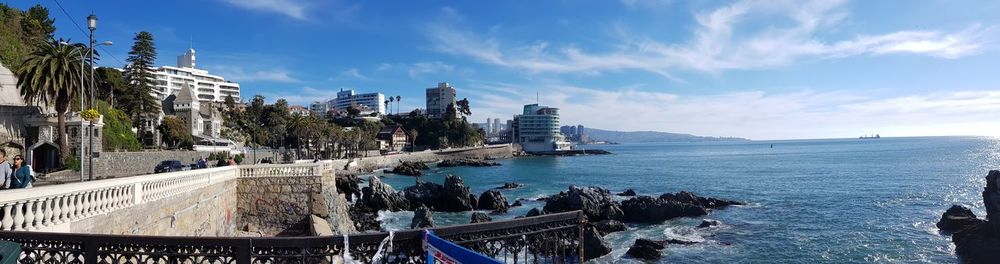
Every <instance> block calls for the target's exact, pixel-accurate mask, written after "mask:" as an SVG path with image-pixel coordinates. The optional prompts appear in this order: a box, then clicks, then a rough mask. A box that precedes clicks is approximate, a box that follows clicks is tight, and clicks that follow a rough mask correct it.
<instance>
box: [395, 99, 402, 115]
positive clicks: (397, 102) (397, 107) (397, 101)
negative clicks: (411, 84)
mask: <svg viewBox="0 0 1000 264" xmlns="http://www.w3.org/2000/svg"><path fill="white" fill-rule="evenodd" d="M402 100H403V98H402V97H399V96H398V95H397V96H396V114H397V115H398V114H399V101H402Z"/></svg>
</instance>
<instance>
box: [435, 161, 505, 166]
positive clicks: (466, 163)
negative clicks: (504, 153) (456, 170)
mask: <svg viewBox="0 0 1000 264" xmlns="http://www.w3.org/2000/svg"><path fill="white" fill-rule="evenodd" d="M437 166H438V168H447V167H459V166H470V167H492V166H500V163H497V162H492V161H485V160H477V159H450V160H443V161H441V162H440V163H438V164H437Z"/></svg>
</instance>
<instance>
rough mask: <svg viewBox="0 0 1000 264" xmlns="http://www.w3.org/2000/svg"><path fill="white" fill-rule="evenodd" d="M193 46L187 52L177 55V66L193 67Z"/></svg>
mask: <svg viewBox="0 0 1000 264" xmlns="http://www.w3.org/2000/svg"><path fill="white" fill-rule="evenodd" d="M194 66H195V59H194V48H191V49H188V51H187V53H184V54H181V55H180V56H177V67H180V68H194Z"/></svg>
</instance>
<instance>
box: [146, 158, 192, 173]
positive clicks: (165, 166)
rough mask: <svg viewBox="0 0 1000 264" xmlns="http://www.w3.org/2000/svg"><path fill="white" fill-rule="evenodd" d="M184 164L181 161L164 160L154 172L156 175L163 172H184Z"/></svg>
mask: <svg viewBox="0 0 1000 264" xmlns="http://www.w3.org/2000/svg"><path fill="white" fill-rule="evenodd" d="M184 167H185V166H184V164H183V163H181V161H179V160H164V161H161V162H160V165H156V169H154V170H153V172H155V173H161V172H171V171H182V170H185V169H184ZM188 168H190V167H188Z"/></svg>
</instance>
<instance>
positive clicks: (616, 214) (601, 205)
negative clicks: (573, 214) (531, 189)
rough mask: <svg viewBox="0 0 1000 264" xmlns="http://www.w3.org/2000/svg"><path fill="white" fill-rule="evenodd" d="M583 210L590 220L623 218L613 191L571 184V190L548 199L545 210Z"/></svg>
mask: <svg viewBox="0 0 1000 264" xmlns="http://www.w3.org/2000/svg"><path fill="white" fill-rule="evenodd" d="M575 210H583V212H584V214H586V215H587V219H588V220H590V221H601V220H607V219H612V220H621V219H622V217H623V214H622V210H621V208H619V207H618V203H615V201H614V199H613V198H612V196H611V192H609V191H608V190H606V189H602V188H597V187H576V186H570V187H569V190H567V191H564V192H559V194H556V195H553V196H551V197H549V198H548V199H546V202H545V211H546V212H550V213H560V212H568V211H575Z"/></svg>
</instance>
